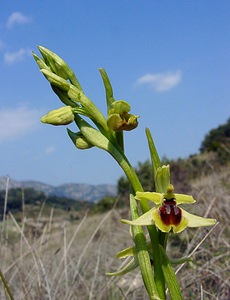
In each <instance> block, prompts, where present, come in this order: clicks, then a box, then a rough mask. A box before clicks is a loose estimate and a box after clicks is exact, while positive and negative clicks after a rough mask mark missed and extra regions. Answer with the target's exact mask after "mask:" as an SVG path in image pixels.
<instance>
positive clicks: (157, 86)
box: [136, 70, 182, 92]
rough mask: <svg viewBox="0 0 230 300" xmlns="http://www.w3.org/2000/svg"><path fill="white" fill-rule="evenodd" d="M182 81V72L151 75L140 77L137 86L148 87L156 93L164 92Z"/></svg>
mask: <svg viewBox="0 0 230 300" xmlns="http://www.w3.org/2000/svg"><path fill="white" fill-rule="evenodd" d="M181 79H182V74H181V71H180V70H177V71H174V72H165V73H151V74H150V73H149V74H146V75H144V76H142V77H140V78H139V79H138V80H137V82H136V84H137V85H146V86H148V87H150V88H152V89H154V90H155V91H156V92H164V91H168V90H170V89H172V88H173V87H175V86H176V85H178V84H179V83H180V81H181Z"/></svg>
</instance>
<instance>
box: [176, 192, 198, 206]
mask: <svg viewBox="0 0 230 300" xmlns="http://www.w3.org/2000/svg"><path fill="white" fill-rule="evenodd" d="M175 198H176V204H177V205H179V204H182V203H188V204H189V203H195V202H196V200H195V199H194V198H193V196H190V195H185V194H175Z"/></svg>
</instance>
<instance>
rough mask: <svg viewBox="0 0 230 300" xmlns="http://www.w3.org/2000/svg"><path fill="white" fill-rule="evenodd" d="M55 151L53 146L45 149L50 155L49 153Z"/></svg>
mask: <svg viewBox="0 0 230 300" xmlns="http://www.w3.org/2000/svg"><path fill="white" fill-rule="evenodd" d="M55 151H56V147H55V146H49V147H47V148H46V149H45V153H46V154H47V155H50V154H52V153H53V152H55Z"/></svg>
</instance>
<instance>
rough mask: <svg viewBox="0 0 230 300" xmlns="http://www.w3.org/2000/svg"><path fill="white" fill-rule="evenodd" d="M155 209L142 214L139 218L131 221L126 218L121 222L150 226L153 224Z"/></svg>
mask: <svg viewBox="0 0 230 300" xmlns="http://www.w3.org/2000/svg"><path fill="white" fill-rule="evenodd" d="M154 209H155V207H154V208H152V209H150V210H149V211H147V212H146V213H145V214H143V215H141V216H140V217H139V218H137V219H135V220H133V221H130V220H124V219H122V220H121V222H122V223H125V224H130V225H138V226H148V225H153V224H154V221H153V215H152V214H153V210H154Z"/></svg>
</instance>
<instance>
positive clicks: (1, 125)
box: [0, 106, 42, 142]
mask: <svg viewBox="0 0 230 300" xmlns="http://www.w3.org/2000/svg"><path fill="white" fill-rule="evenodd" d="M41 115H42V114H41V111H39V110H36V109H29V108H27V107H24V106H22V107H17V108H12V109H2V110H0V142H4V141H7V140H13V139H18V138H20V137H21V136H24V135H25V134H27V133H29V132H31V131H33V130H34V129H36V128H37V127H38V126H39V124H40V122H39V119H40V117H41Z"/></svg>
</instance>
